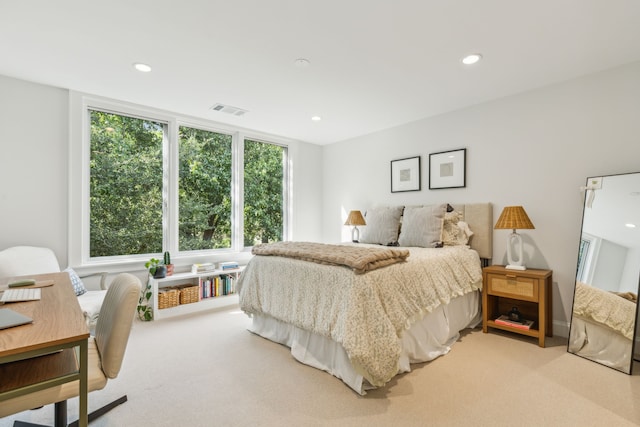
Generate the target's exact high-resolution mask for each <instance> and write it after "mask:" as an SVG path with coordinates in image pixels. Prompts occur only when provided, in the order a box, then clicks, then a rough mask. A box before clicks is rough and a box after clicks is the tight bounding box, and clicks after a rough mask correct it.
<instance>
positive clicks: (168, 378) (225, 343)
mask: <svg viewBox="0 0 640 427" xmlns="http://www.w3.org/2000/svg"><path fill="white" fill-rule="evenodd" d="M249 321H250V320H249V319H248V318H247V316H246V315H245V314H243V313H241V312H239V311H238V310H237V308H234V309H230V310H224V311H219V312H213V313H201V314H198V315H193V316H188V317H182V318H174V319H167V320H162V321H157V322H149V323H144V322H139V321H136V322H134V328H133V331H132V334H131V338H130V341H129V347H128V349H127V354H126V357H125V360H124V365H123V368H122V371H121V372H120V376H119V377H118V378H117V379H115V380H112V381H110V382H109V384H108V385H107V387H106V388H105V389H104V390H102V391H97V392H93V393H91V395H90V396H89V409H90V410H91V409H92V408H95V407H98V406H101V405H103V404H105V403H107V402H108V401H109V400H110V399H115V398H117V397H119V396H120V395H122V394H125V393H126V394H127V395H128V397H129V401H128V402H127V403H125V404H123V405H121V406H119V407H118V408H116V409H114V410H113V411H112V412H110V413H109V414H107V415H105V416H104V417H103V418H101V419H99V420H96V421H95V422H94V423H92V424H91V425H92V426H118V427H119V426H138V425H140V426H187V425H188V426H391V425H393V426H514V425H517V426H614V425H615V426H631V425H640V375H633V376H628V375H625V374H621V373H619V372H617V371H613V370H611V369H609V368H606V367H603V366H600V365H597V364H595V363H593V362H589V361H587V360H584V359H582V358H580V357H577V356H574V355H571V354H568V353H567V352H566V344H565V341H564V340H563V339H562V338H553V339H550V340H549V341H548V347H547V348H544V349H543V348H539V347H538V346H537V343H536V340H534V339H528V338H525V337H520V336H516V335H510V334H506V333H505V334H502V333H500V332H491V333H489V334H483V333H482V331H481V330H480V329H474V330H472V331H468V332H467V333H465V334H464V335H463V336H462V337H461V338H460V341H459V342H458V343H457V344H456V345H455V346H454V347H453V350H452V351H451V352H450V353H449V354H448V355H446V356H444V357H440V358H438V359H436V360H435V361H433V362H429V363H424V364H420V365H414V370H413V371H412V372H410V373H408V374H404V375H400V376H398V377H396V378H395V379H394V380H392V381H391V382H390V383H389V384H388V385H387V386H386V387H384V388H382V389H378V390H374V391H372V392H369V394H368V395H367V396H364V397H363V396H359V395H357V394H356V393H354V392H353V391H352V390H351V389H350V388H348V387H347V386H345V385H344V384H343V383H342V382H341V381H340V380H338V379H336V378H334V377H332V376H330V375H329V374H326V373H324V372H321V371H318V370H316V369H314V368H310V367H308V366H305V365H302V364H300V363H298V362H296V361H295V359H293V358H292V357H291V355H290V354H289V349H287V348H286V347H283V346H281V345H278V344H274V343H272V342H269V341H267V340H265V339H263V338H260V337H258V336H255V335H253V334H251V333H250V332H248V331H247V330H246V327H247V325H248V323H249ZM636 370H640V369H636ZM69 414H70V415H69V416H70V419H75V418H74V417H77V400H72V401H70V402H69ZM14 419H20V420H24V421H31V422H37V423H48V424H51V422H52V420H53V407H52V405H49V406H46V407H45V408H42V409H38V410H34V411H26V412H23V413H21V414H17V415H15V416H12V417H7V418H4V419H0V427H4V426H11V425H12V424H13V420H14Z"/></svg>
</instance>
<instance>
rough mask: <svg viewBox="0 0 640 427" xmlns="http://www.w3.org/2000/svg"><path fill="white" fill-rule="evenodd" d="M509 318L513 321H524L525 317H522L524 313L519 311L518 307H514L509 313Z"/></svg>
mask: <svg viewBox="0 0 640 427" xmlns="http://www.w3.org/2000/svg"><path fill="white" fill-rule="evenodd" d="M508 315H509V320H511V321H512V322H519V323H524V319H523V318H522V314H521V313H520V311H518V307H513V308H512V309H511V311H510V312H509V313H508Z"/></svg>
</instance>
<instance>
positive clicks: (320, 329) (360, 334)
mask: <svg viewBox="0 0 640 427" xmlns="http://www.w3.org/2000/svg"><path fill="white" fill-rule="evenodd" d="M410 250H411V255H410V256H409V258H408V260H407V262H405V263H401V264H394V265H391V266H388V267H384V268H381V269H379V270H375V271H371V272H368V273H366V274H360V275H356V274H354V273H353V272H351V271H350V270H349V269H347V268H345V267H339V266H327V265H321V264H315V263H312V262H308V261H300V260H295V259H288V258H282V257H263V256H256V257H254V258H253V259H252V260H251V262H249V264H248V265H247V268H246V269H245V270H244V272H243V274H242V276H241V278H240V281H239V282H238V289H239V290H238V292H239V296H240V307H241V308H242V309H243V310H244V311H245V312H247V313H249V314H252V313H260V314H266V315H269V316H271V317H273V318H275V319H278V320H281V321H284V322H287V323H291V324H293V325H294V326H297V327H299V328H302V329H306V330H309V331H311V332H314V333H317V334H320V335H323V336H326V337H329V338H331V339H332V340H334V341H336V342H338V343H340V344H341V345H342V346H343V347H344V349H345V351H346V352H347V354H348V356H349V359H350V360H351V363H352V364H353V366H354V368H355V370H356V371H357V372H359V373H360V374H361V375H362V376H363V377H364V378H366V379H367V380H368V381H369V382H370V383H371V384H372V385H374V386H382V385H384V384H385V383H386V382H388V381H389V380H390V379H391V378H392V377H393V376H394V375H396V373H397V372H398V359H399V356H400V344H399V339H398V338H399V337H401V336H402V333H403V331H404V330H405V329H408V328H409V327H410V326H411V325H412V324H413V323H414V322H415V321H416V320H418V319H420V318H422V317H423V316H424V315H425V314H427V313H429V312H431V310H433V309H434V308H435V307H437V306H439V305H440V304H447V303H449V301H450V300H451V299H452V298H454V297H456V296H461V295H464V294H466V293H468V292H472V291H475V290H479V289H481V287H482V270H481V268H480V260H479V257H478V254H477V252H475V251H473V250H470V249H468V248H467V247H464V246H454V247H445V248H438V249H428V248H410Z"/></svg>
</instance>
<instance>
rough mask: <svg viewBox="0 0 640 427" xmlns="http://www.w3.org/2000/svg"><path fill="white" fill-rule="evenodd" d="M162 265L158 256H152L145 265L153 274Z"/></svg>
mask: <svg viewBox="0 0 640 427" xmlns="http://www.w3.org/2000/svg"><path fill="white" fill-rule="evenodd" d="M159 265H160V260H159V259H157V258H151V259H150V260H149V261H147V262H145V263H144V266H145V267H146V268H147V270H149V274H151V275H152V276H153V275H154V274H155V272H156V268H157V267H158V266H159Z"/></svg>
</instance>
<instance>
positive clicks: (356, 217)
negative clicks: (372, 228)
mask: <svg viewBox="0 0 640 427" xmlns="http://www.w3.org/2000/svg"><path fill="white" fill-rule="evenodd" d="M344 225H367V223H366V222H365V220H364V217H363V216H362V212H360V211H351V212H349V216H348V217H347V220H346V221H345V223H344Z"/></svg>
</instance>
